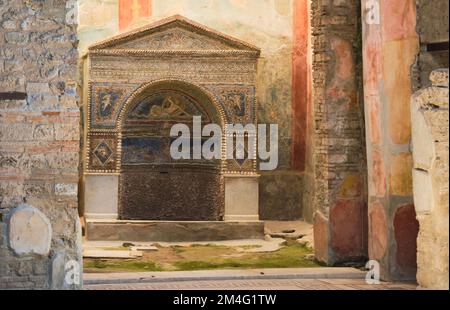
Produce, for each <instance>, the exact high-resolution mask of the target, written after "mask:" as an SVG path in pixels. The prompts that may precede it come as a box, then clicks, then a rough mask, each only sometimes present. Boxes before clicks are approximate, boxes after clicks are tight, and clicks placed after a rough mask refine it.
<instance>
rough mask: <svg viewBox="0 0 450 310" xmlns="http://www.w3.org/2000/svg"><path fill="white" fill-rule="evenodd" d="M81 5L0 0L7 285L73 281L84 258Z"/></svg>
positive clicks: (2, 227) (2, 263)
mask: <svg viewBox="0 0 450 310" xmlns="http://www.w3.org/2000/svg"><path fill="white" fill-rule="evenodd" d="M75 5H76V1H65V0H46V1H37V0H29V1H16V0H0V289H1V288H51V287H53V288H62V287H67V286H68V284H64V282H63V280H62V279H63V277H64V268H65V264H66V263H67V262H68V261H70V260H75V261H80V259H81V258H80V251H81V250H80V248H81V245H80V238H81V237H80V225H79V219H78V211H77V207H78V198H77V192H78V190H77V183H78V178H79V171H78V166H79V118H80V116H79V109H78V96H77V86H76V75H77V59H78V54H77V35H76V7H75ZM19 205H21V207H20V208H17V207H18V206H19ZM18 236H30V240H32V241H29V242H28V244H27V243H26V240H25V241H24V240H20V239H21V238H18ZM22 239H23V238H22ZM31 242H33V243H31ZM38 245H41V247H40V248H38Z"/></svg>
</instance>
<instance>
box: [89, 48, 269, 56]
mask: <svg viewBox="0 0 450 310" xmlns="http://www.w3.org/2000/svg"><path fill="white" fill-rule="evenodd" d="M89 55H92V56H94V55H95V56H98V55H100V56H154V57H162V56H189V57H224V56H225V57H226V56H230V57H236V56H240V57H242V56H244V57H248V58H258V57H259V55H260V52H259V51H246V50H134V49H94V50H90V51H89Z"/></svg>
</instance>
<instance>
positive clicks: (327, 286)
mask: <svg viewBox="0 0 450 310" xmlns="http://www.w3.org/2000/svg"><path fill="white" fill-rule="evenodd" d="M84 289H86V290H415V289H416V285H415V284H408V283H384V282H382V283H381V284H379V285H369V284H367V283H365V281H364V280H361V279H298V280H296V279H269V280H205V281H171V282H164V283H119V284H96V285H85V286H84Z"/></svg>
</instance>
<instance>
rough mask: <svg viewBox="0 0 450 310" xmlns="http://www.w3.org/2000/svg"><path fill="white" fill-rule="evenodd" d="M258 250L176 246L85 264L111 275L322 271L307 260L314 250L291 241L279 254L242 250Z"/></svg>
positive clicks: (91, 269) (238, 247) (89, 268)
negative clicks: (206, 271)
mask: <svg viewBox="0 0 450 310" xmlns="http://www.w3.org/2000/svg"><path fill="white" fill-rule="evenodd" d="M244 247H245V248H254V247H255V246H252V245H250V246H236V247H227V246H222V245H214V244H207V245H199V244H196V245H193V246H189V247H180V246H172V247H168V248H160V249H159V251H157V252H149V253H145V254H144V257H142V258H139V259H132V260H123V259H122V260H98V259H97V260H93V259H91V260H85V265H84V267H85V270H86V271H87V272H109V271H112V272H114V271H173V270H177V271H182V270H210V269H251V268H289V267H306V268H312V267H319V266H320V264H318V263H317V262H315V261H312V260H310V259H308V258H307V256H308V255H310V254H312V253H313V250H312V249H311V248H309V247H307V246H306V245H304V244H299V243H298V242H296V241H287V242H286V244H285V245H283V247H281V248H280V249H279V250H277V251H275V252H261V253H259V252H258V253H249V252H248V253H243V252H242V248H244Z"/></svg>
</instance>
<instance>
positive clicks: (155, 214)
mask: <svg viewBox="0 0 450 310" xmlns="http://www.w3.org/2000/svg"><path fill="white" fill-rule="evenodd" d="M193 116H201V117H202V126H204V125H206V124H210V123H214V124H219V125H220V126H221V128H222V129H223V128H224V124H225V123H226V120H225V113H224V111H223V109H222V107H221V106H220V105H219V104H218V102H217V101H216V100H215V98H214V97H213V96H211V95H210V94H209V93H208V92H207V91H205V90H204V89H202V88H201V87H200V86H197V85H194V84H191V83H188V82H185V81H181V80H160V81H157V82H152V83H149V84H145V85H143V86H142V87H140V88H139V89H138V90H137V91H136V92H135V93H134V94H133V95H132V96H130V98H129V99H128V100H127V102H126V103H125V105H124V107H123V108H122V110H121V113H120V116H119V122H118V130H119V139H118V143H119V145H118V150H119V152H118V154H119V155H118V156H119V167H120V181H119V218H120V219H124V220H171V221H172V220H195V221H206V220H208V221H217V220H222V219H223V213H224V181H223V175H222V168H223V158H224V154H223V150H224V149H225V148H224V145H222V149H221V154H222V158H221V159H218V160H206V159H195V160H194V159H192V139H191V142H190V143H191V159H183V160H174V159H173V158H172V157H171V156H170V144H171V143H172V142H173V140H174V139H176V137H170V129H171V128H172V126H173V125H175V124H180V123H182V124H185V125H187V126H188V127H189V128H190V133H191V138H192V133H193ZM206 139H208V138H207V137H204V138H202V142H204V140H206ZM222 143H224V141H222Z"/></svg>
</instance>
